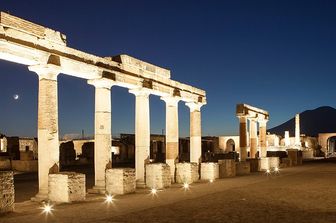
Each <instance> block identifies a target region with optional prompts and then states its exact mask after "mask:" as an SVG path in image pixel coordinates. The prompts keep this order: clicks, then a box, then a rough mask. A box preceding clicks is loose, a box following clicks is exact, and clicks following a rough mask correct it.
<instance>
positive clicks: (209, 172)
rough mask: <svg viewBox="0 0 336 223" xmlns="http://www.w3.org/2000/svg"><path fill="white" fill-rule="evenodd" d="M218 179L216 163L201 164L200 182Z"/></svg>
mask: <svg viewBox="0 0 336 223" xmlns="http://www.w3.org/2000/svg"><path fill="white" fill-rule="evenodd" d="M218 178H219V165H218V163H201V180H215V179H218Z"/></svg>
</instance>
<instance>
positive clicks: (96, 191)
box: [88, 186, 106, 194]
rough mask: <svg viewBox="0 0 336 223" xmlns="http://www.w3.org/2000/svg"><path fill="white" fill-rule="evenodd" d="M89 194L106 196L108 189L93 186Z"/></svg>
mask: <svg viewBox="0 0 336 223" xmlns="http://www.w3.org/2000/svg"><path fill="white" fill-rule="evenodd" d="M88 193H89V194H105V193H106V189H105V187H104V186H93V187H92V188H91V189H88Z"/></svg>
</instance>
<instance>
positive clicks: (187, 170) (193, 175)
mask: <svg viewBox="0 0 336 223" xmlns="http://www.w3.org/2000/svg"><path fill="white" fill-rule="evenodd" d="M198 180H199V173H198V163H177V164H176V183H180V184H182V183H188V184H190V183H193V182H196V181H198Z"/></svg>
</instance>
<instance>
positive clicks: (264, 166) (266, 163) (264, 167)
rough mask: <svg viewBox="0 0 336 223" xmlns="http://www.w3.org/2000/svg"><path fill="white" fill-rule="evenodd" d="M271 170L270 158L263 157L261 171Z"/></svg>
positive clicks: (260, 161)
mask: <svg viewBox="0 0 336 223" xmlns="http://www.w3.org/2000/svg"><path fill="white" fill-rule="evenodd" d="M269 169H270V157H262V158H260V159H259V171H266V170H269Z"/></svg>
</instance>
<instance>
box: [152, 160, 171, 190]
mask: <svg viewBox="0 0 336 223" xmlns="http://www.w3.org/2000/svg"><path fill="white" fill-rule="evenodd" d="M170 185H171V174H170V167H169V165H168V164H166V163H150V164H147V165H146V186H147V187H149V188H155V189H162V188H165V187H170Z"/></svg>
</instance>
